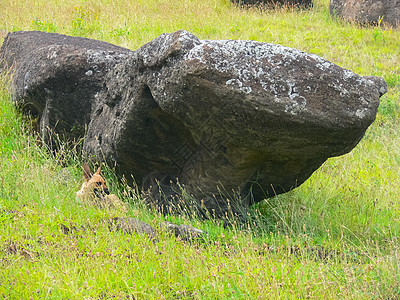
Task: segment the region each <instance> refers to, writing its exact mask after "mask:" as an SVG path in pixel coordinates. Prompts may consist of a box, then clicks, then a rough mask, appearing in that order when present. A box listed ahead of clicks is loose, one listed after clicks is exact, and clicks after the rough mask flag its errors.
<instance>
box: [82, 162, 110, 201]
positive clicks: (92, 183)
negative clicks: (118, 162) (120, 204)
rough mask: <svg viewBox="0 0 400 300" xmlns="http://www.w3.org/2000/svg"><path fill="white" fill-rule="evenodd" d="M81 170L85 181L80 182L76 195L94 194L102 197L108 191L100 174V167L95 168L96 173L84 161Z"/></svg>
mask: <svg viewBox="0 0 400 300" xmlns="http://www.w3.org/2000/svg"><path fill="white" fill-rule="evenodd" d="M82 170H83V177H84V179H85V182H84V183H83V184H82V188H81V190H80V191H79V192H78V193H77V195H78V196H96V197H97V198H100V199H102V198H104V197H105V195H108V194H109V193H110V192H109V191H108V188H107V184H106V181H105V180H104V178H103V177H102V176H101V175H100V172H101V167H99V168H98V169H97V171H96V173H93V172H92V171H91V170H90V167H89V165H88V164H87V163H85V164H84V165H83V167H82Z"/></svg>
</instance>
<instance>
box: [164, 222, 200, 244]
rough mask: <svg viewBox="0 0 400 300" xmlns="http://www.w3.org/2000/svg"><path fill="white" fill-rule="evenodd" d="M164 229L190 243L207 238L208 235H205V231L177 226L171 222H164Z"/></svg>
mask: <svg viewBox="0 0 400 300" xmlns="http://www.w3.org/2000/svg"><path fill="white" fill-rule="evenodd" d="M162 227H163V228H165V229H166V230H168V231H170V232H172V233H174V235H175V237H177V238H180V239H181V240H184V241H188V242H189V241H193V240H198V239H204V237H205V236H207V233H205V232H204V231H203V230H200V229H197V228H195V227H193V226H190V225H185V224H183V225H176V224H174V223H171V222H164V223H162Z"/></svg>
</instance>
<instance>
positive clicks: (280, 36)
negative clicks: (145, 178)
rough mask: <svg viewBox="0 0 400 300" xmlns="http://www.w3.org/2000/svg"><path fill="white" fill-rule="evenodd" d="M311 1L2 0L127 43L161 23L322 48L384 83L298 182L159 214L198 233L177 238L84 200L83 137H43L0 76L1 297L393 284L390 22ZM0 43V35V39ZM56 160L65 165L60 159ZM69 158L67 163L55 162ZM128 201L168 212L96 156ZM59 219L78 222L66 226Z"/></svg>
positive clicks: (386, 295) (395, 56) (261, 291)
mask: <svg viewBox="0 0 400 300" xmlns="http://www.w3.org/2000/svg"><path fill="white" fill-rule="evenodd" d="M328 4H329V0H316V1H315V7H314V8H313V9H311V10H307V11H297V10H286V9H277V10H272V11H267V10H260V9H254V8H252V9H247V10H245V9H239V8H237V7H235V6H233V5H231V4H230V3H229V1H228V0H203V1H200V0H190V1H189V0H177V1H165V0H137V1H109V0H100V1H90V0H87V1H83V0H82V1H70V0H65V1H55V0H49V1H11V0H3V1H2V2H1V11H0V30H5V31H16V30H43V31H50V32H58V33H63V34H68V35H77V36H84V37H89V38H95V39H99V40H104V41H108V42H111V43H114V44H117V45H120V46H124V47H127V48H130V49H137V48H138V47H140V46H141V45H143V44H144V43H146V42H149V41H151V40H152V39H154V38H155V37H157V36H158V35H160V34H161V33H163V32H172V31H175V30H179V29H186V30H188V31H190V32H192V33H194V34H195V35H196V36H198V37H199V38H201V39H250V40H258V41H263V42H271V43H278V44H282V45H285V46H290V47H295V48H298V49H301V50H303V51H306V52H311V53H315V54H318V55H320V56H323V57H324V58H327V59H328V60H330V61H332V62H334V63H336V64H338V65H340V66H342V67H344V68H346V69H350V70H352V71H354V72H357V73H359V74H361V75H379V76H382V77H384V78H385V80H386V81H387V82H388V85H389V91H388V93H387V94H386V95H385V96H383V97H382V99H381V105H380V107H379V112H378V116H377V120H376V121H375V123H374V124H373V125H372V126H371V127H370V128H369V129H368V131H367V133H366V135H365V137H364V139H363V140H362V141H361V142H360V144H359V145H358V146H357V147H356V148H355V149H354V150H353V151H351V152H350V153H349V154H347V155H344V156H341V157H337V158H331V159H329V160H328V161H327V162H326V163H325V164H324V165H323V166H322V167H321V168H320V169H319V170H318V171H316V172H315V173H314V174H313V175H312V177H311V178H310V179H309V180H308V181H307V182H306V183H304V184H303V185H302V186H300V187H298V188H297V189H294V190H293V191H291V192H289V193H287V194H284V195H279V196H277V197H275V198H271V199H268V200H266V201H264V202H262V203H260V204H257V205H255V206H254V207H253V208H252V209H251V210H250V211H249V213H248V214H247V218H246V219H247V220H246V222H241V223H239V222H235V220H232V225H231V226H228V227H226V228H225V227H224V226H223V224H221V223H219V222H218V221H201V220H196V219H189V218H187V217H184V216H180V217H178V216H175V217H174V216H168V217H165V218H166V219H167V220H169V221H173V222H176V223H180V224H181V223H185V224H192V225H193V226H195V227H198V228H200V229H203V230H205V231H207V232H208V233H209V236H208V238H207V239H206V241H205V242H203V243H200V242H199V243H192V244H188V243H184V242H182V241H177V240H176V239H175V238H172V237H170V236H168V235H166V234H165V233H162V232H161V233H160V236H159V238H158V242H156V243H152V242H150V241H149V240H148V239H147V238H146V237H144V236H136V235H133V236H128V235H125V234H123V233H120V232H110V231H109V229H108V220H109V218H111V217H113V216H115V215H116V214H117V213H116V212H115V211H104V210H100V209H97V208H94V207H93V208H92V207H84V206H80V205H79V203H78V202H77V201H76V199H75V192H76V191H77V190H78V189H79V188H80V184H81V181H82V174H81V169H80V166H81V165H82V158H81V156H80V154H79V151H78V149H79V145H78V146H77V147H76V148H74V149H72V150H71V149H70V147H69V146H68V145H63V144H61V147H60V150H59V151H58V152H56V153H54V152H53V153H51V152H49V151H47V149H46V148H45V147H43V146H41V144H40V143H38V141H37V139H36V138H35V137H33V136H31V135H30V134H29V128H28V127H29V126H28V125H29V122H28V120H27V119H26V118H25V117H22V116H21V115H20V114H19V113H18V112H17V111H16V110H15V108H14V106H13V104H12V101H11V99H10V98H9V96H8V92H7V82H6V80H5V79H4V78H2V80H1V81H0V297H1V296H3V298H6V299H31V298H32V299H112V298H114V299H125V298H126V299H129V298H131V299H133V297H135V299H270V298H272V299H273V298H283V299H299V298H300V299H303V298H317V299H322V298H325V299H343V298H345V299H398V298H400V270H399V268H400V266H399V261H400V249H399V240H398V239H399V234H400V225H399V224H400V199H399V196H398V195H400V188H399V178H400V148H399V145H400V135H399V131H400V122H399V120H400V115H399V98H400V67H399V61H400V52H399V50H398V45H400V32H399V29H394V28H389V27H383V26H382V27H360V26H357V25H356V24H351V23H346V22H344V21H342V20H339V19H335V18H333V17H331V16H330V15H329V11H328ZM0 43H1V39H0ZM60 172H63V173H60ZM61 174H65V175H61ZM105 175H106V177H107V179H108V181H109V185H110V187H111V190H112V192H114V193H117V194H118V195H119V196H120V198H123V199H124V200H125V201H127V202H129V203H130V204H131V207H132V210H130V211H129V212H128V213H127V216H134V215H135V214H136V213H135V211H136V210H138V211H139V215H138V218H139V219H140V220H143V221H145V222H148V223H149V224H152V225H153V226H157V225H158V224H159V223H160V222H162V221H163V220H164V217H162V216H160V215H158V214H156V213H153V212H152V211H149V210H147V209H145V208H144V207H143V205H142V201H141V198H140V195H138V194H137V192H135V190H134V189H132V188H131V187H129V186H127V185H126V184H125V183H124V182H123V181H120V180H119V179H118V178H117V177H116V176H115V174H114V172H113V170H112V168H108V167H106V168H105ZM62 226H67V227H68V228H70V229H74V230H73V231H72V233H70V234H65V232H64V231H63V230H62Z"/></svg>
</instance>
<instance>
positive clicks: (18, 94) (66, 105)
mask: <svg viewBox="0 0 400 300" xmlns="http://www.w3.org/2000/svg"><path fill="white" fill-rule="evenodd" d="M131 53H132V51H130V50H128V49H124V48H121V47H118V46H115V45H112V44H109V43H106V42H101V41H97V40H93V39H86V38H81V37H71V36H65V35H60V34H56V33H47V32H40V31H20V32H12V33H9V34H8V35H7V36H6V38H5V40H4V42H3V45H2V48H1V52H0V66H2V68H3V69H5V70H8V69H7V68H8V67H11V68H12V69H13V73H14V74H13V81H12V85H11V94H12V97H13V99H14V100H15V102H16V104H17V105H18V106H20V107H22V108H23V109H24V111H25V112H29V113H31V114H32V115H33V116H40V131H41V133H42V134H43V136H44V137H47V136H48V135H49V130H50V131H53V132H57V133H59V134H61V133H62V134H67V135H68V136H69V137H72V136H74V137H76V138H81V137H82V136H83V135H84V134H85V127H86V125H87V124H88V123H89V121H90V119H89V117H90V114H91V110H92V108H93V107H94V106H96V99H95V96H96V94H97V92H98V91H99V90H100V89H101V88H102V84H103V78H104V76H105V74H106V73H107V72H108V71H109V70H110V69H111V68H112V67H113V66H114V65H115V64H116V63H118V62H120V61H122V60H124V59H126V58H127V57H128V56H129V55H130V54H131Z"/></svg>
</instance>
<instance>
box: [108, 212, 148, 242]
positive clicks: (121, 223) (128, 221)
mask: <svg viewBox="0 0 400 300" xmlns="http://www.w3.org/2000/svg"><path fill="white" fill-rule="evenodd" d="M108 228H109V229H110V230H111V231H122V232H125V233H127V234H133V233H136V234H146V235H147V236H148V237H149V238H150V239H151V240H154V239H155V237H156V231H155V229H154V228H153V227H152V226H150V225H149V224H147V223H145V222H142V221H139V220H137V219H134V218H119V217H116V218H113V219H111V220H110V223H109V226H108Z"/></svg>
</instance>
